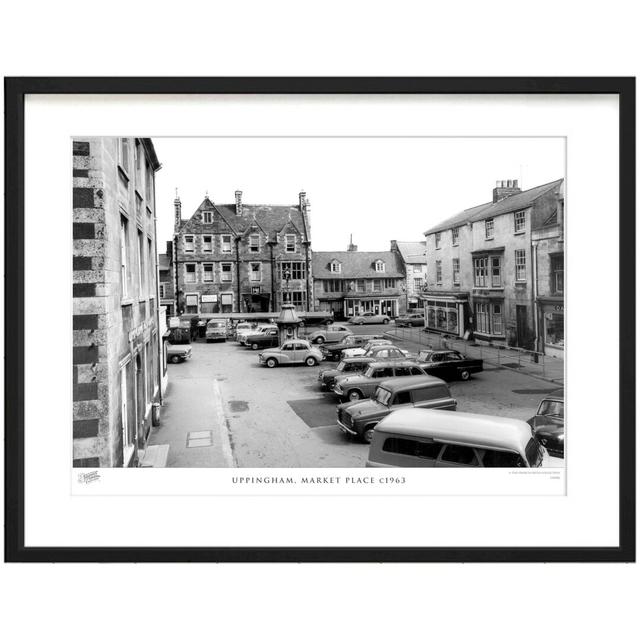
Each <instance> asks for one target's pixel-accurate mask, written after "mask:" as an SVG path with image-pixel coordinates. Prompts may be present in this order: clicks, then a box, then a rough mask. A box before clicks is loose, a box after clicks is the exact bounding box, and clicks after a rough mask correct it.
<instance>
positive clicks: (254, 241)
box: [249, 233, 260, 253]
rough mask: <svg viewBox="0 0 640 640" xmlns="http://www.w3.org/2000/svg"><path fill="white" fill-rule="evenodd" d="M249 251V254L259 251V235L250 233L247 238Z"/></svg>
mask: <svg viewBox="0 0 640 640" xmlns="http://www.w3.org/2000/svg"><path fill="white" fill-rule="evenodd" d="M249 251H250V252H251V253H258V251H260V235H259V234H257V233H252V234H251V235H250V236H249Z"/></svg>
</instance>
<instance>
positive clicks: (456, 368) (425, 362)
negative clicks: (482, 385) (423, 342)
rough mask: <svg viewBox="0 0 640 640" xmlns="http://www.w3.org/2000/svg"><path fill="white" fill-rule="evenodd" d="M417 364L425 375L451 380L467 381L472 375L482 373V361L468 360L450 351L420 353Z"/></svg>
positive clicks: (438, 350)
mask: <svg viewBox="0 0 640 640" xmlns="http://www.w3.org/2000/svg"><path fill="white" fill-rule="evenodd" d="M418 362H419V364H420V366H421V367H422V368H423V369H424V370H425V372H426V373H429V374H431V375H433V376H438V377H440V378H445V379H451V380H453V379H460V380H468V379H469V378H470V377H471V374H472V373H479V372H480V371H482V360H480V359H479V358H468V357H467V356H464V355H462V354H461V353H460V352H459V351H454V350H452V349H433V350H429V351H420V352H419V353H418Z"/></svg>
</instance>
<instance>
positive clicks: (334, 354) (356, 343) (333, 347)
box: [320, 333, 384, 360]
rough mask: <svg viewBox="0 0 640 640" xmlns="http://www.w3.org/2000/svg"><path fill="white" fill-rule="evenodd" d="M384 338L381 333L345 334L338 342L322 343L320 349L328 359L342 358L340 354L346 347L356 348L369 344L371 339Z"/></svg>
mask: <svg viewBox="0 0 640 640" xmlns="http://www.w3.org/2000/svg"><path fill="white" fill-rule="evenodd" d="M374 339H384V338H383V336H382V335H381V334H375V335H371V334H356V333H353V334H351V335H348V336H345V337H344V338H343V339H342V340H341V341H340V342H338V343H337V344H327V345H322V347H321V348H320V351H322V354H323V355H324V357H325V358H326V359H327V360H340V356H341V355H342V352H343V351H344V350H345V349H354V348H357V347H361V346H362V345H364V344H367V343H368V342H369V341H370V340H374Z"/></svg>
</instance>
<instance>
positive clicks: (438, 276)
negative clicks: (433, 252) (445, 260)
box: [436, 260, 442, 284]
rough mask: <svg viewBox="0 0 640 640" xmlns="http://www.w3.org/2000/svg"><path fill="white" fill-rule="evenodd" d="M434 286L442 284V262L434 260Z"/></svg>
mask: <svg viewBox="0 0 640 640" xmlns="http://www.w3.org/2000/svg"><path fill="white" fill-rule="evenodd" d="M436 284H442V260H436Z"/></svg>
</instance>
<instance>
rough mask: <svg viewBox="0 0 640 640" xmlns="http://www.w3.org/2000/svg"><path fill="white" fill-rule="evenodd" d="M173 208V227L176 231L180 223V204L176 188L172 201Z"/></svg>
mask: <svg viewBox="0 0 640 640" xmlns="http://www.w3.org/2000/svg"><path fill="white" fill-rule="evenodd" d="M173 208H174V211H175V223H174V227H175V230H176V231H177V230H178V229H179V228H180V222H181V220H182V203H181V202H180V196H179V195H178V188H177V187H176V199H175V200H174V201H173Z"/></svg>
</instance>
